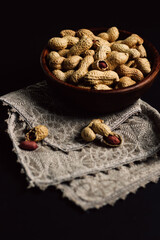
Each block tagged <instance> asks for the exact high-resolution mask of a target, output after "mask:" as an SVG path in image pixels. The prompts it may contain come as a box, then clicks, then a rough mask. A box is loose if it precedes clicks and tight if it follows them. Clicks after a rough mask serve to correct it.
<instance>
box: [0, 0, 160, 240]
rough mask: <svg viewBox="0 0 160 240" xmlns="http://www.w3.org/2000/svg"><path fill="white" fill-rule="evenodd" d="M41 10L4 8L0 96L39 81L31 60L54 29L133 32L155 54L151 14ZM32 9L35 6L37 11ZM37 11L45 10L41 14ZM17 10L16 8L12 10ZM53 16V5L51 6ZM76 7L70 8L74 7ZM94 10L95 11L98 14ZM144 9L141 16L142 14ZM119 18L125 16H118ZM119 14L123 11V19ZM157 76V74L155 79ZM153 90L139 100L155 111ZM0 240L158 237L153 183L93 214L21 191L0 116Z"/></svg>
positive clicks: (157, 192) (57, 197) (158, 202)
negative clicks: (112, 27)
mask: <svg viewBox="0 0 160 240" xmlns="http://www.w3.org/2000/svg"><path fill="white" fill-rule="evenodd" d="M44 6H46V5H42V6H41V8H38V10H37V6H36V5H35V6H33V5H28V7H27V6H26V5H25V12H24V7H21V8H20V9H19V8H17V7H18V6H16V5H15V4H11V5H10V7H9V8H7V6H5V8H4V13H5V14H4V16H5V18H4V19H3V20H2V21H1V22H2V23H3V24H2V28H1V31H2V33H3V34H2V35H3V39H1V40H2V44H1V54H2V55H1V60H2V61H1V71H0V79H1V88H0V95H3V94H5V93H8V92H11V91H15V90H18V89H20V88H23V87H25V86H28V85H30V84H33V83H36V82H39V81H42V80H44V79H45V78H44V75H43V72H42V70H41V67H40V63H39V56H40V53H41V50H42V48H43V47H44V45H45V44H46V43H47V41H48V39H49V38H51V37H52V36H56V35H57V34H58V32H59V31H60V30H62V29H66V28H71V29H76V28H77V29H78V28H89V27H105V26H106V27H108V26H109V27H110V26H117V27H118V28H121V29H126V30H128V31H132V32H135V33H138V34H139V35H141V36H142V37H144V38H146V39H148V40H149V41H151V42H152V43H153V44H154V45H155V47H156V48H157V50H158V51H159V52H160V45H159V42H160V34H159V27H160V21H159V20H158V15H157V13H156V12H155V11H156V8H154V15H153V16H152V17H151V16H150V15H149V14H148V12H152V10H153V9H152V8H151V9H149V8H148V9H145V12H143V13H142V11H141V10H142V9H139V11H138V13H136V17H133V16H135V15H133V13H135V11H134V10H135V9H133V12H130V11H129V9H130V7H129V6H128V8H127V9H128V11H127V10H126V14H127V15H125V14H121V12H119V6H116V7H117V8H116V9H117V11H118V12H117V14H118V15H116V16H114V15H113V14H111V13H110V14H107V11H106V10H105V9H101V12H102V13H105V15H104V14H101V15H100V16H98V15H96V13H95V15H94V14H90V15H89V16H90V18H89V17H88V16H87V14H86V13H87V10H86V11H84V14H83V17H82V14H81V13H80V12H76V10H75V11H74V12H71V11H70V12H65V8H67V9H68V5H67V3H65V4H64V6H63V17H64V18H65V21H64V19H63V18H60V17H61V14H62V13H61V14H59V16H60V17H59V19H58V18H57V17H56V16H55V13H54V11H52V10H53V9H55V8H51V6H48V7H47V8H46V7H44ZM39 7H40V6H39ZM43 7H44V8H45V9H43ZM18 9H19V10H18ZM56 9H57V12H58V11H59V9H60V6H57V8H56ZM75 9H76V8H75ZM98 10H99V9H97V11H98ZM146 11H147V12H146ZM124 12H125V11H124ZM124 12H123V13H124ZM96 16H97V18H96ZM159 77H160V76H159ZM159 94H160V84H159V79H158V78H157V79H156V81H155V82H154V84H153V85H152V87H151V88H150V90H149V91H148V92H147V93H145V95H144V96H143V97H142V99H143V100H145V101H146V102H148V103H149V104H150V105H152V106H153V107H155V108H156V109H157V110H159V111H160V105H159V102H160V101H159V100H160V97H159V96H160V95H159ZM0 114H1V118H0V123H1V124H0V151H1V158H0V239H2V240H3V239H10V237H9V236H12V237H15V239H35V240H37V239H50V238H51V237H52V238H53V239H60V240H61V239H87V238H88V239H121V238H123V239H142V240H143V239H145V240H146V239H153V240H154V239H160V231H159V214H160V182H158V183H157V184H153V183H149V184H148V185H147V186H146V188H145V189H144V188H140V189H139V190H138V191H137V192H136V194H129V195H128V197H127V198H126V200H125V201H124V200H119V201H117V202H116V204H115V206H114V207H112V206H108V205H107V206H105V207H103V208H101V209H99V210H95V209H93V210H88V211H87V212H84V211H82V210H81V209H80V208H79V207H77V206H76V205H75V204H74V203H72V202H71V201H69V200H67V199H66V198H63V197H62V194H61V192H60V191H58V190H55V188H54V187H49V188H48V189H47V190H46V191H41V190H39V189H38V188H32V189H27V186H28V185H27V180H26V176H25V175H24V174H21V173H20V171H21V166H20V164H18V163H17V162H16V155H15V154H14V153H13V152H12V143H11V142H10V139H9V138H8V135H7V134H6V133H5V131H4V130H5V123H4V121H3V117H6V115H5V116H3V112H0Z"/></svg>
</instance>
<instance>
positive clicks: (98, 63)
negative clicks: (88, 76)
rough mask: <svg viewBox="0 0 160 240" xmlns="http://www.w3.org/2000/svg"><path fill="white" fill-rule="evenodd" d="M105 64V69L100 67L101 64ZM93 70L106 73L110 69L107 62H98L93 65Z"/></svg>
mask: <svg viewBox="0 0 160 240" xmlns="http://www.w3.org/2000/svg"><path fill="white" fill-rule="evenodd" d="M102 61H103V62H104V63H105V64H106V67H105V68H101V67H100V62H102ZM92 69H93V70H94V69H95V70H100V71H106V70H107V69H108V65H107V63H106V61H105V60H96V61H94V62H93V63H92Z"/></svg>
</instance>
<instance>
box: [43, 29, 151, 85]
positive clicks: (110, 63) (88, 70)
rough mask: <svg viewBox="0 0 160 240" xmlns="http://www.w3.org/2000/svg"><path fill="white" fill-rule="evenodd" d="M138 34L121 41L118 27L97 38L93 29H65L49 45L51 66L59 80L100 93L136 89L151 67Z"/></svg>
mask: <svg viewBox="0 0 160 240" xmlns="http://www.w3.org/2000/svg"><path fill="white" fill-rule="evenodd" d="M143 42H144V40H143V39H142V38H141V37H140V36H138V35H137V34H131V35H130V36H129V37H127V38H125V39H123V40H120V39H119V30H118V28H117V27H111V28H109V29H108V30H107V31H106V32H101V33H99V34H98V35H97V36H95V35H94V34H93V32H92V31H90V30H89V29H79V30H78V31H73V30H71V29H65V30H62V31H61V32H60V37H53V38H51V39H49V41H48V47H49V53H48V55H47V63H48V66H49V68H50V70H51V71H52V73H53V74H54V76H56V77H57V78H58V79H60V80H62V81H65V82H68V83H70V84H73V85H76V86H79V87H83V88H88V89H96V90H112V89H121V88H125V87H129V86H132V85H134V84H136V83H138V82H139V81H141V80H143V78H144V77H145V76H146V75H147V74H149V72H150V71H151V64H150V62H149V60H148V59H147V52H146V49H145V48H144V46H143Z"/></svg>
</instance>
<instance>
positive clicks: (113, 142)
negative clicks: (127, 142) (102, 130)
mask: <svg viewBox="0 0 160 240" xmlns="http://www.w3.org/2000/svg"><path fill="white" fill-rule="evenodd" d="M103 142H104V143H105V144H106V145H107V146H109V147H119V146H120V145H121V143H122V138H121V137H120V135H118V134H115V133H113V134H109V135H108V136H103Z"/></svg>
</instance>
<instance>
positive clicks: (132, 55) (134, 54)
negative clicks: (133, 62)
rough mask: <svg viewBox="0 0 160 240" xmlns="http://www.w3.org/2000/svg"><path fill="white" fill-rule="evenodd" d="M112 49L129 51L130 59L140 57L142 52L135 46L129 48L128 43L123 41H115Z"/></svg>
mask: <svg viewBox="0 0 160 240" xmlns="http://www.w3.org/2000/svg"><path fill="white" fill-rule="evenodd" d="M111 49H112V51H117V52H123V53H128V54H129V58H130V59H135V58H139V57H140V52H139V51H138V50H137V49H135V48H129V47H128V45H126V44H123V43H116V42H115V43H113V44H112V46H111Z"/></svg>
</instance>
